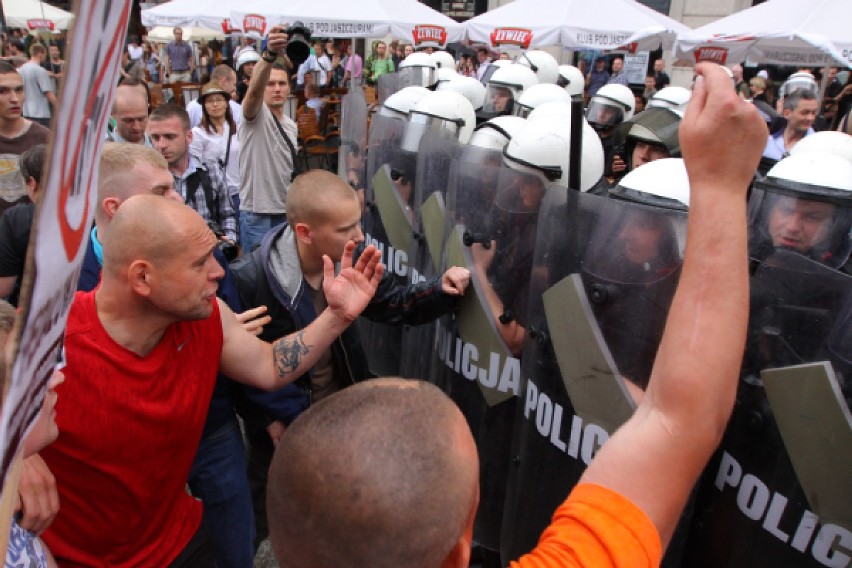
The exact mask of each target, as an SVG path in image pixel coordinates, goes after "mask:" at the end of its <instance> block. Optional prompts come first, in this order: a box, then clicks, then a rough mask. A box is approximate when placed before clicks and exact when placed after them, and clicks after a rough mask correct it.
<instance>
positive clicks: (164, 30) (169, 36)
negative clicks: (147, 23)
mask: <svg viewBox="0 0 852 568" xmlns="http://www.w3.org/2000/svg"><path fill="white" fill-rule="evenodd" d="M181 29H183V39H184V41H198V42H205V41H210V40H211V39H224V38H225V34H224V33H223V32H222V30H221V29H220V30H218V31H217V30H211V29H208V28H183V27H182V28H181ZM173 39H175V34H174V27H173V26H157V27H155V28H151V29H150V30H148V41H153V42H157V43H168V42H170V41H172V40H173Z"/></svg>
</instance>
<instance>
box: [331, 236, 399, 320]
mask: <svg viewBox="0 0 852 568" xmlns="http://www.w3.org/2000/svg"><path fill="white" fill-rule="evenodd" d="M354 251H355V243H354V242H352V241H349V242H348V243H346V246H345V247H344V248H343V256H342V257H341V259H340V273H339V274H338V275H337V276H335V275H334V264H333V263H332V262H331V259H330V258H329V257H328V256H326V255H323V259H322V261H323V271H324V276H323V283H322V289H323V292H324V293H325V300H326V302H327V303H328V308H329V309H330V310H331V311H332V312H334V313H335V314H336V315H338V316H339V317H341V318H343V319H344V320H345V321H350V322H351V321H353V320H354V319H355V318H357V317H358V315H360V313H361V312H362V311H364V308H366V307H367V304H369V303H370V300H372V299H373V295H374V294H375V293H376V288H377V287H378V285H379V281H380V280H381V279H382V274H383V273H384V268H385V267H384V265H383V264H382V263H381V259H382V253H381V252H380V251H378V250H376V247H374V246H372V245H370V246H368V247H367V248H366V249H364V252H362V253H361V256H360V257H359V258H358V262H356V263H355V265H354V266H353V265H352V256H353V253H354Z"/></svg>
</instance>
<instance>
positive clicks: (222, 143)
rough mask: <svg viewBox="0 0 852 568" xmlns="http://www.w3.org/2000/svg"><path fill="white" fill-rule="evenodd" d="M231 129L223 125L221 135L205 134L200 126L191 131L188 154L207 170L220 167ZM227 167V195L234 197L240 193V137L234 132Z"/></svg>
mask: <svg viewBox="0 0 852 568" xmlns="http://www.w3.org/2000/svg"><path fill="white" fill-rule="evenodd" d="M230 131H231V128H230V127H229V126H228V123H227V122H226V123H225V130H224V132H223V133H222V134H219V133H217V132H216V131H215V130H214V131H213V132H207V130H206V129H205V128H204V127H202V126H196V127H195V128H193V129H192V142H191V143H190V145H189V153H190V155H192V156H193V157H194V158H195V159H196V160H198V162H199V163H201V164H204V165H205V166H206V167H207V169H208V170H209V169H210V168H214V167H215V168H218V167H220V161H221V162H222V163H224V161H225V149H226V148H227V147H228V136H229V135H230ZM228 154H229V157H228V165H227V167H226V168H225V184H226V185H227V186H228V193H229V194H231V195H236V194H237V193H239V192H240V137H239V136H238V135H237V133H236V132H234V135H233V136H231V148H230V150H229V152H228Z"/></svg>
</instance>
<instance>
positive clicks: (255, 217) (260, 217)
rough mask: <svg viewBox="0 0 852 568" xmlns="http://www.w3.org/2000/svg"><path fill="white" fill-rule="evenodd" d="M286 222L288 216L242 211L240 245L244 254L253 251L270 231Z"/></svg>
mask: <svg viewBox="0 0 852 568" xmlns="http://www.w3.org/2000/svg"><path fill="white" fill-rule="evenodd" d="M286 220H287V216H286V215H283V214H280V215H268V214H266V213H252V212H251V211H240V244H241V245H242V247H243V254H248V253H250V252H251V251H253V250H254V247H255V246H256V245H259V244H260V241H262V240H263V237H264V235H266V233H268V232H269V230H270V229H272V228H273V227H277V226H278V225H280V224H281V223H283V222H284V221H286Z"/></svg>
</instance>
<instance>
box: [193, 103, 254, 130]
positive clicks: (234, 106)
mask: <svg viewBox="0 0 852 568" xmlns="http://www.w3.org/2000/svg"><path fill="white" fill-rule="evenodd" d="M228 106H229V107H231V116H232V117H234V122H236V123H237V126H239V125H240V123H241V122H242V121H243V106H242V105H241V104H240V103H238V102H237V101H233V100H230V99H229V100H228ZM186 113H187V114H188V115H189V127H190V128H195V127H196V126H198V125H199V124H201V116H202V114H204V113H203V111H202V110H201V103H199V102H198V99H194V100H191V101H189V102H188V103H186Z"/></svg>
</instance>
